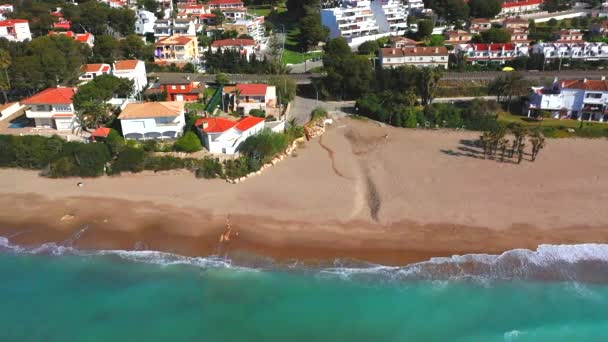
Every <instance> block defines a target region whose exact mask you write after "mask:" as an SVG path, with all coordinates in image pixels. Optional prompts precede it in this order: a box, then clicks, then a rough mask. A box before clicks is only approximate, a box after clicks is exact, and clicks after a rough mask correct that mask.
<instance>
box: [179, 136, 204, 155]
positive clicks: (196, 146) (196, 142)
mask: <svg viewBox="0 0 608 342" xmlns="http://www.w3.org/2000/svg"><path fill="white" fill-rule="evenodd" d="M174 147H175V150H176V151H181V152H187V153H193V152H196V151H200V150H201V149H202V148H203V145H202V144H201V140H200V139H199V138H198V136H197V135H196V133H194V132H187V133H186V134H184V135H183V136H181V137H180V138H179V139H177V141H176V142H175V145H174Z"/></svg>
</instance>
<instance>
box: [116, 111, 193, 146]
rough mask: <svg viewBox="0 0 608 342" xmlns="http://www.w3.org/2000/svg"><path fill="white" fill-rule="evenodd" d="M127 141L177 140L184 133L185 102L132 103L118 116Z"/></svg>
mask: <svg viewBox="0 0 608 342" xmlns="http://www.w3.org/2000/svg"><path fill="white" fill-rule="evenodd" d="M118 119H119V120H120V127H121V128H122V134H123V136H124V137H125V139H134V140H148V139H175V138H178V137H180V136H181V135H182V134H183V132H184V127H185V125H186V118H185V115H184V103H183V102H146V103H130V104H128V105H127V106H126V107H125V109H123V111H122V112H121V113H120V115H119V116H118Z"/></svg>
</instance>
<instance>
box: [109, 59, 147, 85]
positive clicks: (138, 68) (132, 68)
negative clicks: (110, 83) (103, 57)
mask: <svg viewBox="0 0 608 342" xmlns="http://www.w3.org/2000/svg"><path fill="white" fill-rule="evenodd" d="M112 75H114V76H116V77H120V78H126V79H129V80H131V81H133V89H134V90H135V92H140V91H142V90H144V88H145V87H146V86H147V85H148V76H147V74H146V63H144V61H140V60H137V59H128V60H122V61H115V62H114V64H112Z"/></svg>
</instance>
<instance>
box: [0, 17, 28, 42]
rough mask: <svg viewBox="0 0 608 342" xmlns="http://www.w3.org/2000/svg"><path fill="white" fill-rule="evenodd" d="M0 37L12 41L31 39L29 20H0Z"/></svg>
mask: <svg viewBox="0 0 608 342" xmlns="http://www.w3.org/2000/svg"><path fill="white" fill-rule="evenodd" d="M0 38H4V39H6V40H8V41H12V42H23V41H26V40H32V33H31V32H30V24H29V22H28V21H27V20H24V19H9V20H0Z"/></svg>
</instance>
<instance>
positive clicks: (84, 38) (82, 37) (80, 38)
mask: <svg viewBox="0 0 608 342" xmlns="http://www.w3.org/2000/svg"><path fill="white" fill-rule="evenodd" d="M91 36H92V34H90V33H89V32H87V33H83V34H77V35H76V40H77V41H79V42H83V43H86V42H87V41H89V38H90V37H91Z"/></svg>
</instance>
